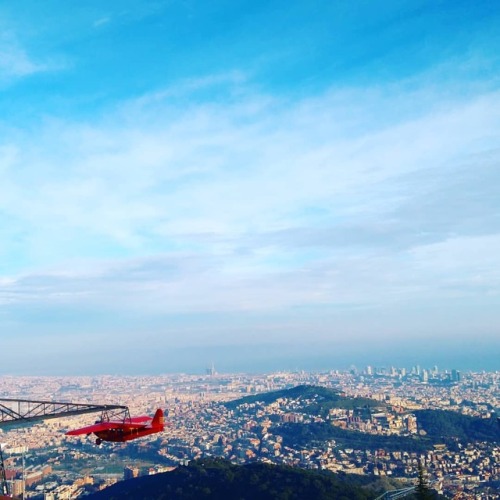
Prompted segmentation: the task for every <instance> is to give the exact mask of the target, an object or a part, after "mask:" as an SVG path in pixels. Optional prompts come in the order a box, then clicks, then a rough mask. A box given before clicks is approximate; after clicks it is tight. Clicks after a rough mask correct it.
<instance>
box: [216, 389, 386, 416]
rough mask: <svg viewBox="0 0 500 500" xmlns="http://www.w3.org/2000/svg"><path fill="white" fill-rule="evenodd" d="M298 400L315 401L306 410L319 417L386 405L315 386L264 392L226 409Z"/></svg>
mask: <svg viewBox="0 0 500 500" xmlns="http://www.w3.org/2000/svg"><path fill="white" fill-rule="evenodd" d="M282 398H286V399H298V400H302V401H304V402H305V401H307V400H314V403H311V404H309V405H305V406H304V409H307V411H309V412H311V413H315V414H317V415H322V414H326V413H328V410H329V409H331V408H343V409H346V410H352V409H354V408H375V407H384V406H385V404H384V403H381V402H379V401H374V400H373V399H368V398H352V397H347V396H342V395H341V394H339V392H338V391H336V390H335V389H329V388H327V387H321V386H315V385H298V386H297V387H292V388H291V389H282V390H280V391H273V392H264V393H260V394H255V395H252V396H246V397H244V398H240V399H236V400H234V401H229V402H227V403H225V405H226V407H227V408H229V409H231V410H234V409H236V408H237V407H238V406H240V405H244V404H252V403H257V402H261V403H264V404H265V405H269V404H271V403H274V402H275V401H276V400H278V399H282Z"/></svg>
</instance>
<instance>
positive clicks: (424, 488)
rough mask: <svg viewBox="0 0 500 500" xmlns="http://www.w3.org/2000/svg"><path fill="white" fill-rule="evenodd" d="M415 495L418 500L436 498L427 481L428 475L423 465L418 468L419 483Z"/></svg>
mask: <svg viewBox="0 0 500 500" xmlns="http://www.w3.org/2000/svg"><path fill="white" fill-rule="evenodd" d="M415 495H416V497H417V499H418V500H432V499H433V498H434V494H433V493H432V490H431V489H430V488H429V483H428V481H427V473H426V472H425V469H424V466H423V465H422V464H419V466H418V483H417V487H416V488H415Z"/></svg>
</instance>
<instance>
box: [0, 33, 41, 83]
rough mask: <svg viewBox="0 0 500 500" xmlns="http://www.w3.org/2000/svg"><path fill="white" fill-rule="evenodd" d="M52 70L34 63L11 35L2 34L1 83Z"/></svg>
mask: <svg viewBox="0 0 500 500" xmlns="http://www.w3.org/2000/svg"><path fill="white" fill-rule="evenodd" d="M49 69H50V66H49V65H48V64H45V63H40V62H36V61H34V60H33V59H32V58H31V57H30V56H29V55H28V53H27V52H26V50H25V49H24V48H23V47H22V46H21V45H20V44H19V43H18V42H17V40H16V39H15V37H13V36H12V35H11V34H9V33H3V34H0V81H4V82H5V81H11V80H14V79H17V78H22V77H26V76H29V75H33V74H35V73H40V72H44V71H47V70H49Z"/></svg>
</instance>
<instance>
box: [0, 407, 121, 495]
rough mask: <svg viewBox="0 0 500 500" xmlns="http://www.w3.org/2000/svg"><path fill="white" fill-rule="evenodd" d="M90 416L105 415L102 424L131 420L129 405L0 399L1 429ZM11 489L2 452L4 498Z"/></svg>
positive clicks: (0, 478)
mask: <svg viewBox="0 0 500 500" xmlns="http://www.w3.org/2000/svg"><path fill="white" fill-rule="evenodd" d="M86 413H101V421H105V422H109V421H110V420H123V422H126V421H127V420H130V412H129V409H128V407H127V406H120V405H92V404H85V403H68V402H57V401H33V400H27V399H2V398H0V428H2V427H15V426H19V425H23V424H29V423H32V422H39V421H42V420H48V419H52V418H62V417H71V416H74V415H84V414H86ZM8 494H9V489H8V484H7V478H6V473H5V467H4V461H3V456H2V450H1V449H0V497H1V496H2V495H5V496H8Z"/></svg>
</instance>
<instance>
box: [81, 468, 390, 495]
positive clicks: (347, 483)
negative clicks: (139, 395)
mask: <svg viewBox="0 0 500 500" xmlns="http://www.w3.org/2000/svg"><path fill="white" fill-rule="evenodd" d="M385 487H386V483H384V482H382V481H380V480H375V481H374V480H373V478H369V477H367V476H356V475H346V474H342V475H340V474H338V475H337V474H332V473H330V472H315V471H306V470H302V469H295V468H291V467H284V466H277V465H269V464H263V463H253V464H248V465H233V464H231V463H230V462H228V461H225V460H218V459H211V460H199V461H193V462H191V463H190V464H189V465H188V466H185V467H178V468H177V469H175V470H174V471H172V472H167V473H163V474H157V475H154V476H144V477H140V478H137V479H132V480H128V481H122V482H120V483H117V484H115V485H113V486H111V487H109V488H106V489H105V490H102V491H100V492H99V493H96V494H94V495H92V496H91V497H90V498H92V499H93V500H94V499H95V500H127V499H135V500H137V499H141V500H173V499H175V500H208V499H213V500H216V499H217V500H220V499H222V498H223V499H225V500H254V499H259V500H303V499H305V498H310V499H315V500H333V499H335V500H369V499H374V498H376V497H377V496H378V495H379V494H380V493H381V492H383V491H384V490H385Z"/></svg>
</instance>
